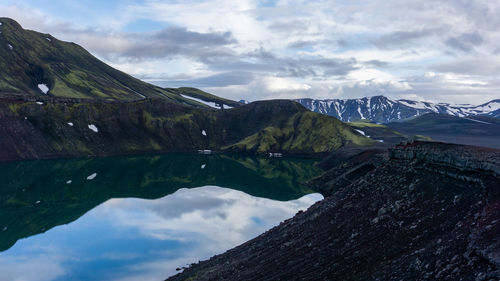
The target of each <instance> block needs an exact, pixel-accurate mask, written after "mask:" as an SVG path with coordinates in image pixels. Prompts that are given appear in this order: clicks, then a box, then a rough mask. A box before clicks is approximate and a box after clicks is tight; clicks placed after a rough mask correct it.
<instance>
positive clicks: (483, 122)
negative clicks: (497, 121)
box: [463, 117, 493, 125]
mask: <svg viewBox="0 0 500 281" xmlns="http://www.w3.org/2000/svg"><path fill="white" fill-rule="evenodd" d="M463 118H464V119H466V120H470V121H474V122H477V123H482V124H487V125H493V124H492V123H488V122H485V121H479V120H476V119H472V118H465V117H463Z"/></svg>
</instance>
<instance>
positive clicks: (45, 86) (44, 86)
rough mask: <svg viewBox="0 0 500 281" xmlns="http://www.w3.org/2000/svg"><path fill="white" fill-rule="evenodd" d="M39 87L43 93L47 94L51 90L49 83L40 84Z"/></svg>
mask: <svg viewBox="0 0 500 281" xmlns="http://www.w3.org/2000/svg"><path fill="white" fill-rule="evenodd" d="M38 89H40V91H42V93H44V94H47V93H48V92H49V87H47V84H38Z"/></svg>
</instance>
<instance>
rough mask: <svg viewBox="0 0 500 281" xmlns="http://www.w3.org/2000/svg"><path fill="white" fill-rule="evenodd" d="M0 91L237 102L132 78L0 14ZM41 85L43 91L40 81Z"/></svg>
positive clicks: (120, 99) (77, 96) (120, 98)
mask: <svg viewBox="0 0 500 281" xmlns="http://www.w3.org/2000/svg"><path fill="white" fill-rule="evenodd" d="M0 23H1V25H0V32H1V33H0V69H1V70H2V71H1V74H0V95H2V94H3V95H5V94H16V95H30V96H35V97H40V96H49V97H62V98H78V99H99V100H108V101H109V100H115V101H133V100H141V99H145V98H164V99H167V100H169V101H170V102H173V103H183V104H187V105H191V106H195V107H208V106H207V105H205V104H202V103H198V102H195V101H193V100H192V99H188V98H184V97H182V96H181V95H180V94H183V95H185V96H193V97H195V98H201V99H203V100H208V101H219V102H221V103H223V104H226V105H230V106H232V107H235V106H238V105H239V103H237V102H235V101H231V100H227V99H222V98H219V97H216V96H213V95H210V94H208V93H205V92H203V91H201V90H198V89H194V88H181V89H163V88H160V87H157V86H154V85H151V84H149V83H146V82H143V81H141V80H139V79H136V78H134V77H132V76H130V75H128V74H126V73H123V72H121V71H119V70H116V69H114V68H112V67H111V66H109V65H107V64H105V63H104V62H102V61H100V60H99V59H97V58H96V57H94V56H93V55H92V54H90V53H89V52H87V51H86V50H85V49H84V48H82V47H81V46H79V45H77V44H75V43H69V42H64V41H61V40H58V39H56V38H54V37H53V36H51V35H50V34H43V33H39V32H36V31H31V30H25V29H23V28H22V27H21V25H19V24H18V23H17V22H16V21H14V20H12V19H9V18H0ZM41 84H44V85H46V86H47V87H48V89H49V91H48V92H47V93H44V92H43V91H42V90H41V89H40V88H39V86H38V85H41Z"/></svg>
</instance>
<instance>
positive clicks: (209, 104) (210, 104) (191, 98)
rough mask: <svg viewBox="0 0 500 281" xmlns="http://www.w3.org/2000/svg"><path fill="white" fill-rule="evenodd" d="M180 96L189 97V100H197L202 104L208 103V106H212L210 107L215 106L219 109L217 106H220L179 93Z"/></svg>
mask: <svg viewBox="0 0 500 281" xmlns="http://www.w3.org/2000/svg"><path fill="white" fill-rule="evenodd" d="M181 97H183V98H186V99H190V100H193V101H197V102H199V103H202V104H205V105H208V106H210V107H212V108H217V109H219V108H220V106H217V105H216V104H215V102H209V101H204V100H201V99H197V98H193V97H189V96H185V95H181Z"/></svg>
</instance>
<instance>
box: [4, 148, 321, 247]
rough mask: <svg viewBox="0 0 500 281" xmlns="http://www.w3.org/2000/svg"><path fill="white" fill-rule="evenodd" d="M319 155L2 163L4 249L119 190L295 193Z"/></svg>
mask: <svg viewBox="0 0 500 281" xmlns="http://www.w3.org/2000/svg"><path fill="white" fill-rule="evenodd" d="M314 163H315V162H314V160H308V159H289V158H287V159H285V158H283V159H270V158H256V157H229V156H219V155H209V156H207V155H197V154H167V155H159V156H140V157H111V158H94V159H74V160H41V161H23V162H11V163H0V177H1V178H2V181H1V183H0V251H5V250H7V249H8V248H10V247H11V246H12V245H13V244H14V243H15V242H16V241H17V240H18V239H20V238H23V237H28V236H31V235H35V234H38V233H42V232H45V231H47V230H49V229H51V228H53V227H54V226H57V225H61V224H67V223H70V222H72V221H74V220H76V219H77V218H79V217H80V216H82V215H83V214H85V213H86V212H87V211H89V210H91V209H93V208H94V207H96V206H97V205H99V204H101V203H103V202H105V201H106V200H108V199H111V198H127V197H136V198H144V199H156V198H160V197H164V196H166V195H168V194H171V193H174V192H175V191H177V190H178V189H180V188H193V187H200V186H205V185H216V186H222V187H227V188H231V189H235V190H240V191H243V192H245V193H247V194H250V195H252V196H256V197H263V198H269V199H273V200H280V201H288V200H293V199H297V198H299V197H301V196H303V195H305V194H308V193H311V192H312V190H310V189H309V188H307V187H305V186H302V185H300V183H301V182H304V181H306V180H308V179H310V178H312V177H314V176H317V175H318V174H319V172H320V171H319V169H318V168H315V167H314V166H313V165H314Z"/></svg>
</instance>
